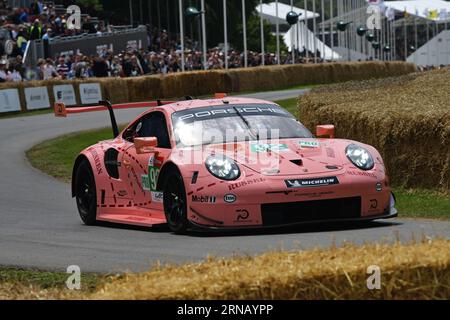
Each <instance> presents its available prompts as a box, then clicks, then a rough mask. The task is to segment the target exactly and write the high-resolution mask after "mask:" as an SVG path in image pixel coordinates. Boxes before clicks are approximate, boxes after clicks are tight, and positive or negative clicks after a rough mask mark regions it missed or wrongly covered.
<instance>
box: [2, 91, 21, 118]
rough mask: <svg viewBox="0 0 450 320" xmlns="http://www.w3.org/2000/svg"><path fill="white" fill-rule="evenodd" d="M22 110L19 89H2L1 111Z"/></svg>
mask: <svg viewBox="0 0 450 320" xmlns="http://www.w3.org/2000/svg"><path fill="white" fill-rule="evenodd" d="M12 111H20V98H19V90H17V89H5V90H0V113H2V112H12Z"/></svg>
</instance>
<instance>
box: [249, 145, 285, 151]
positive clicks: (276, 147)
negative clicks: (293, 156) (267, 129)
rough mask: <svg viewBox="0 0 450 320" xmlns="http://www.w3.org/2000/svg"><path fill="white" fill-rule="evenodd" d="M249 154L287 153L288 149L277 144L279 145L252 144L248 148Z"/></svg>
mask: <svg viewBox="0 0 450 320" xmlns="http://www.w3.org/2000/svg"><path fill="white" fill-rule="evenodd" d="M250 150H251V152H254V153H262V152H284V151H288V150H289V147H288V146H287V144H283V143H279V144H269V143H262V144H252V145H251V147H250Z"/></svg>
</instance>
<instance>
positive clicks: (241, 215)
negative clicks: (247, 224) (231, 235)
mask: <svg viewBox="0 0 450 320" xmlns="http://www.w3.org/2000/svg"><path fill="white" fill-rule="evenodd" d="M236 213H237V219H236V221H246V220H247V219H248V218H249V217H250V213H249V212H248V210H245V209H240V210H236Z"/></svg>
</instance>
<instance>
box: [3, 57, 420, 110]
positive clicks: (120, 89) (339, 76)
mask: <svg viewBox="0 0 450 320" xmlns="http://www.w3.org/2000/svg"><path fill="white" fill-rule="evenodd" d="M414 71H415V66H414V65H413V64H410V63H404V62H353V63H325V64H308V65H301V64H297V65H282V66H266V67H256V68H240V69H231V70H212V71H194V72H185V73H173V74H167V75H153V76H144V77H136V78H126V79H123V78H91V79H84V80H81V79H79V80H47V81H30V82H23V83H0V90H1V89H9V88H18V89H19V96H20V100H21V103H22V109H23V110H22V111H25V95H24V88H26V87H36V86H47V88H48V91H49V98H50V103H51V104H52V105H53V103H54V101H55V97H54V96H53V87H54V86H55V85H61V84H72V85H73V86H74V89H75V94H76V97H77V103H80V102H81V101H80V94H79V84H81V83H93V82H98V83H100V85H101V88H102V94H103V97H104V98H105V99H108V100H110V101H111V102H112V103H126V102H137V101H148V100H154V99H157V98H161V99H168V98H178V97H182V96H186V95H190V96H204V95H213V94H214V93H216V92H230V93H231V92H250V91H265V90H277V89H284V88H287V87H293V86H299V85H308V84H326V83H335V82H343V81H349V80H363V79H372V78H380V77H387V76H394V75H402V74H407V73H411V72H414Z"/></svg>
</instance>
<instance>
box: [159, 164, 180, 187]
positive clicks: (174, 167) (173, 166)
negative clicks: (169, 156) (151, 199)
mask: <svg viewBox="0 0 450 320" xmlns="http://www.w3.org/2000/svg"><path fill="white" fill-rule="evenodd" d="M172 171H178V173H180V174H181V171H180V169H179V168H178V166H177V165H176V164H175V163H174V162H172V161H170V162H167V163H166V164H164V166H163V167H162V168H161V171H160V172H159V176H158V183H157V184H156V189H157V190H162V189H163V187H164V186H163V183H164V181H165V179H166V177H167V175H168V174H169V173H170V172H172Z"/></svg>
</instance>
